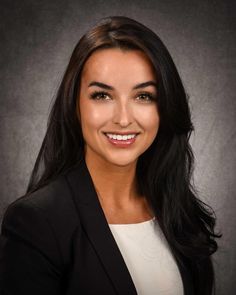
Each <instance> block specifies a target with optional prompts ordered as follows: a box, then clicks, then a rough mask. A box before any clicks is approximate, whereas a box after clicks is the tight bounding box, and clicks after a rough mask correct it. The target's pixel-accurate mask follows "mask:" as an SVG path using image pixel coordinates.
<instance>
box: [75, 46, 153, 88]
mask: <svg viewBox="0 0 236 295" xmlns="http://www.w3.org/2000/svg"><path fill="white" fill-rule="evenodd" d="M81 78H82V80H84V81H88V80H94V79H97V80H99V81H101V82H102V81H104V82H105V81H106V82H108V81H110V83H114V82H115V81H118V80H123V81H127V80H128V81H133V80H136V82H143V80H147V79H148V80H156V79H155V78H156V77H155V71H154V67H153V65H152V63H151V62H150V60H149V58H148V57H147V56H146V54H145V53H144V52H142V51H141V50H122V49H119V48H109V49H100V50H97V51H95V52H94V53H92V54H91V56H90V57H89V58H88V60H87V61H86V62H85V65H84V67H83V71H82V77H81Z"/></svg>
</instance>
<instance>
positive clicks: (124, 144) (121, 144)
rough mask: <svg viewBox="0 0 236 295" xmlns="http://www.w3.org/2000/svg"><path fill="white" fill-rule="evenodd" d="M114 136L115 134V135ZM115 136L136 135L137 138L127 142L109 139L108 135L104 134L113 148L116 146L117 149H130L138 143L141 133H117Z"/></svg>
mask: <svg viewBox="0 0 236 295" xmlns="http://www.w3.org/2000/svg"><path fill="white" fill-rule="evenodd" d="M107 133H110V132H107ZM113 134H114V133H113ZM115 134H118V135H126V134H136V136H135V137H134V138H130V139H127V140H117V139H113V138H109V137H108V136H107V135H106V133H104V135H105V136H106V139H107V140H108V142H109V143H110V144H112V145H113V146H116V147H119V148H128V147H130V146H131V145H133V144H134V142H135V141H136V138H137V136H138V134H139V133H135V132H133V133H126V134H125V133H115Z"/></svg>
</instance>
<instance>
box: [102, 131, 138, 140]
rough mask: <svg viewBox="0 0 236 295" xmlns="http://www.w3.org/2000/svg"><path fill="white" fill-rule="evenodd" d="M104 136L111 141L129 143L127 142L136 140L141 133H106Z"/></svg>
mask: <svg viewBox="0 0 236 295" xmlns="http://www.w3.org/2000/svg"><path fill="white" fill-rule="evenodd" d="M104 134H105V135H106V137H107V138H109V139H111V140H118V141H127V140H131V139H134V138H135V137H137V135H138V134H139V133H131V132H130V133H128V132H127V133H123V134H121V133H110V132H104Z"/></svg>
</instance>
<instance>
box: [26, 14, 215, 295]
mask: <svg viewBox="0 0 236 295" xmlns="http://www.w3.org/2000/svg"><path fill="white" fill-rule="evenodd" d="M106 48H119V49H121V50H141V51H143V52H144V53H145V54H146V56H147V57H148V58H149V59H150V61H151V63H152V65H153V67H154V70H155V73H156V77H157V80H158V98H157V104H158V109H159V115H160V127H159V131H158V134H157V136H156V138H155V140H154V142H153V143H152V145H151V146H150V147H149V148H148V149H147V150H146V151H145V152H144V153H143V154H142V155H141V156H140V157H139V159H138V163H137V169H136V177H137V184H138V190H139V192H140V193H141V194H142V195H144V196H145V197H146V198H147V200H148V202H149V204H150V206H151V207H152V209H153V211H154V213H155V216H156V218H157V220H158V222H159V224H160V227H161V229H162V231H163V233H164V235H165V237H166V239H167V241H168V243H169V245H170V247H171V250H172V252H173V255H174V257H175V259H176V261H177V262H178V263H179V264H181V265H182V266H183V267H184V268H185V270H186V271H187V272H188V273H189V274H190V276H191V277H192V280H193V285H194V291H195V294H199V295H205V294H207V295H208V294H213V292H215V288H214V268H213V264H212V260H211V255H212V254H213V253H214V252H215V251H216V250H217V243H216V241H215V238H219V237H221V235H219V234H216V233H215V232H214V227H215V221H216V217H215V213H214V211H213V210H212V209H211V207H210V206H208V205H206V204H205V203H204V202H203V201H201V200H200V199H199V198H198V197H197V193H196V189H195V188H194V185H193V184H192V183H191V176H192V172H193V164H194V155H193V152H192V149H191V146H190V144H189V138H190V135H191V132H192V131H193V130H194V128H193V124H192V122H191V114H190V110H189V105H188V97H187V95H186V93H185V90H184V87H183V85H182V82H181V79H180V76H179V74H178V71H177V69H176V67H175V65H174V62H173V60H172V58H171V56H170V54H169V52H168V50H167V49H166V47H165V45H164V44H163V43H162V41H161V40H160V38H159V37H158V36H157V35H156V34H155V33H154V32H153V31H151V30H150V29H149V28H147V27H145V26H144V25H142V24H141V23H139V22H137V21H135V20H133V19H130V18H127V17H123V16H113V17H107V18H104V19H102V20H101V21H100V22H99V23H98V24H97V25H95V26H94V27H93V28H92V29H91V30H89V31H88V32H87V33H86V34H85V35H84V36H83V37H82V38H81V39H80V40H79V42H78V44H77V45H76V47H75V49H74V51H73V53H72V56H71V59H70V61H69V64H68V67H67V69H66V72H65V74H64V77H63V80H62V82H61V85H60V87H59V89H58V93H57V96H56V99H55V102H54V104H53V107H52V110H51V113H50V116H49V120H48V127H47V131H46V135H45V138H44V140H43V143H42V146H41V149H40V151H39V155H38V157H37V160H36V163H35V166H34V169H33V172H32V175H31V178H30V181H29V185H28V188H27V194H29V193H31V192H33V191H35V190H38V189H39V188H41V187H42V186H45V185H46V184H48V183H49V182H50V181H52V180H53V179H55V178H56V177H57V176H58V175H61V174H64V173H66V172H67V171H68V170H69V169H70V168H71V167H73V166H75V165H76V164H77V165H78V163H79V161H80V160H81V159H82V158H83V157H84V139H83V135H82V129H81V125H80V118H79V117H78V114H77V113H76V101H77V99H78V93H79V89H80V82H81V72H82V69H83V66H84V64H85V62H86V60H87V59H88V57H89V56H90V55H91V54H92V53H93V52H94V51H95V50H99V49H106Z"/></svg>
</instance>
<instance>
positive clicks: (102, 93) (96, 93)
mask: <svg viewBox="0 0 236 295" xmlns="http://www.w3.org/2000/svg"><path fill="white" fill-rule="evenodd" d="M102 96H103V97H102ZM104 96H107V97H110V96H111V95H110V93H108V92H106V91H97V90H96V91H94V92H92V93H91V94H90V98H91V99H94V100H102V101H104V100H107V99H106V98H104ZM141 96H145V97H146V99H141V100H140V101H143V102H152V101H155V100H156V95H154V94H153V93H151V92H148V91H142V92H140V93H138V94H137V95H136V96H135V97H141Z"/></svg>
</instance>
